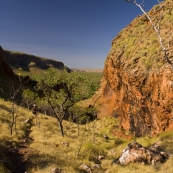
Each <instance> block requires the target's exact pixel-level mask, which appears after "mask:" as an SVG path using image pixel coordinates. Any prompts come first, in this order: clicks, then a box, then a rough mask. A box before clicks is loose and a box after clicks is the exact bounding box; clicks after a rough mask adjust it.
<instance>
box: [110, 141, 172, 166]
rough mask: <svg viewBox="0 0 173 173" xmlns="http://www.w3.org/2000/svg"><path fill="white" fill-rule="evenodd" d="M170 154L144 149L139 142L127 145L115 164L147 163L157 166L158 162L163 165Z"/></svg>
mask: <svg viewBox="0 0 173 173" xmlns="http://www.w3.org/2000/svg"><path fill="white" fill-rule="evenodd" d="M168 157H169V156H168V154H167V153H165V152H159V151H157V150H152V149H149V148H146V147H143V146H142V145H141V144H139V143H137V142H132V143H130V144H128V145H127V147H126V148H125V150H124V151H123V152H122V154H121V156H120V157H119V158H118V159H115V160H114V161H113V163H120V164H121V165H127V164H129V163H133V162H139V163H145V164H151V165H155V164H156V163H157V162H160V163H163V162H165V161H166V159H168Z"/></svg>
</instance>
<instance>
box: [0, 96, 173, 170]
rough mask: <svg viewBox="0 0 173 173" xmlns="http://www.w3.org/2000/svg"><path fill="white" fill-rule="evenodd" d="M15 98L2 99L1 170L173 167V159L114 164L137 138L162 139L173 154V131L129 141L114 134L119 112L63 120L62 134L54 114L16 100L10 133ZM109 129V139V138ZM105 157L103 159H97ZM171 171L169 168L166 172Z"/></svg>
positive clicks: (143, 141) (150, 141)
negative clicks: (35, 111) (82, 121)
mask: <svg viewBox="0 0 173 173" xmlns="http://www.w3.org/2000/svg"><path fill="white" fill-rule="evenodd" d="M11 108H12V107H11V103H10V102H5V101H4V100H3V99H0V124H1V131H0V172H2V173H24V172H28V173H57V172H62V173H87V172H88V173H89V171H90V172H91V171H92V173H98V172H99V173H115V172H116V173H122V172H123V173H139V172H141V173H146V172H147V173H154V172H156V171H157V172H158V173H163V172H165V170H167V169H168V170H169V171H170V172H172V171H173V166H172V161H173V158H170V159H169V160H167V161H166V163H164V164H161V163H158V164H157V165H144V164H138V163H135V164H130V165H127V166H121V165H117V164H112V162H113V160H114V159H115V158H117V157H119V156H120V155H121V152H122V151H123V150H124V148H125V147H126V146H127V144H128V143H129V142H132V141H134V140H136V141H138V142H140V143H141V144H142V145H143V146H146V147H150V146H151V145H152V144H155V143H158V142H159V147H158V148H159V149H160V150H161V151H162V150H164V151H167V152H169V153H173V147H172V137H173V133H172V132H171V133H163V134H161V135H160V136H158V137H157V138H153V139H151V138H148V137H143V138H138V139H131V140H125V139H120V138H117V137H115V136H114V135H112V133H111V132H110V129H111V127H112V126H114V125H118V123H119V121H117V119H115V118H114V117H104V118H102V119H100V120H95V121H93V122H91V123H87V124H84V125H82V124H75V123H72V122H68V121H64V122H63V126H64V132H65V136H64V137H62V136H61V135H60V131H59V127H58V124H57V120H56V118H55V117H52V116H47V115H43V114H40V113H39V114H38V115H37V118H36V117H35V116H34V115H33V114H32V112H31V110H28V109H24V108H22V107H19V106H17V105H15V112H16V114H15V119H16V122H15V126H14V128H13V134H12V135H11V134H10V129H9V124H10V122H11ZM105 134H106V135H107V138H105ZM99 157H100V158H101V157H102V159H98V158H99ZM165 173H169V172H165Z"/></svg>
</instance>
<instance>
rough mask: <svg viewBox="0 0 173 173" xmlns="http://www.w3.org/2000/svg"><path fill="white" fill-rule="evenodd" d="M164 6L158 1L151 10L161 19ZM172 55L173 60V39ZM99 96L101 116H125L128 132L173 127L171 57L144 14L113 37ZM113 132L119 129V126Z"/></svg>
mask: <svg viewBox="0 0 173 173" xmlns="http://www.w3.org/2000/svg"><path fill="white" fill-rule="evenodd" d="M172 5H173V1H169V0H168V1H166V2H164V3H163V4H162V7H164V10H165V11H166V10H167V11H169V10H171V9H172ZM160 11H161V7H160V6H156V7H155V8H154V9H152V10H151V11H150V12H149V15H150V16H154V17H156V18H157V17H158V16H157V15H159V12H160ZM163 23H164V25H162V26H161V28H162V34H163V36H164V34H166V33H167V32H170V30H169V29H170V28H168V26H170V27H172V25H171V23H169V22H167V21H166V20H164V21H163ZM139 26H140V27H139ZM137 31H138V32H137ZM163 31H164V32H163ZM151 38H155V42H154V41H152V39H151ZM141 40H142V41H141ZM151 48H152V50H151ZM152 51H155V52H154V53H155V55H153V52H152ZM169 55H170V56H169V57H170V60H171V61H172V62H173V59H172V58H173V56H171V55H173V41H171V42H170V47H169ZM153 56H154V57H153ZM93 100H94V103H96V105H97V106H98V110H99V112H98V117H103V116H114V117H116V118H119V121H120V125H119V129H120V130H121V131H122V132H124V131H125V132H129V131H130V132H131V134H132V135H135V136H143V135H150V136H153V135H156V134H158V133H160V132H162V131H167V130H173V65H171V64H169V63H167V62H166V61H165V58H164V55H163V52H162V50H161V49H160V45H159V43H158V41H157V36H156V35H155V32H154V30H153V28H152V27H151V25H150V23H149V22H148V21H147V20H146V18H145V16H144V15H143V16H140V17H137V18H136V19H134V20H133V21H132V23H131V24H130V25H128V26H127V27H126V28H124V29H123V30H122V31H121V32H120V33H119V34H118V35H117V37H116V38H115V39H114V40H113V41H112V48H111V50H110V52H109V54H108V56H107V58H106V60H105V67H104V76H103V79H102V82H101V88H100V90H99V91H98V92H97V93H96V94H95V96H94V97H93ZM113 133H115V134H117V129H115V131H114V130H113ZM124 134H125V133H124ZM120 137H123V136H121V135H120Z"/></svg>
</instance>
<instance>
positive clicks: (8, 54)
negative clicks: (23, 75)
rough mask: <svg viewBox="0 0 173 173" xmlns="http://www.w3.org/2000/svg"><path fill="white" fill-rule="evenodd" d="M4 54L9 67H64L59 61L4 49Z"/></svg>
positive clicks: (44, 68) (27, 69) (29, 68)
mask: <svg viewBox="0 0 173 173" xmlns="http://www.w3.org/2000/svg"><path fill="white" fill-rule="evenodd" d="M4 54H5V58H6V61H7V63H8V64H9V65H10V66H11V67H14V68H22V69H23V70H25V71H30V70H31V69H32V68H35V67H36V68H39V69H42V70H46V69H48V68H50V67H55V68H57V69H60V70H62V69H64V64H63V63H62V62H60V61H55V60H51V59H46V58H41V57H38V56H34V55H29V54H25V53H19V52H12V51H6V50H5V51H4Z"/></svg>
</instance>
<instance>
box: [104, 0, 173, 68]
mask: <svg viewBox="0 0 173 173" xmlns="http://www.w3.org/2000/svg"><path fill="white" fill-rule="evenodd" d="M172 6H173V2H172V1H171V0H166V1H165V2H163V3H161V4H158V5H155V6H154V7H153V8H152V10H150V11H149V12H148V15H149V16H150V17H151V19H152V21H153V22H154V23H155V24H156V25H157V26H158V25H160V34H161V36H162V38H163V43H164V45H166V46H168V44H169V57H170V58H171V59H170V61H173V57H172V56H171V55H173V33H172V28H173V17H172V16H173V8H172ZM136 8H137V7H136ZM162 9H163V11H162ZM162 13H163V14H162ZM160 18H161V20H160ZM159 21H160V22H159ZM109 55H116V56H117V57H118V56H121V62H123V63H124V64H125V66H126V67H127V68H131V69H132V68H138V67H142V68H143V69H144V70H146V71H148V70H150V69H152V68H154V69H155V68H160V67H161V66H162V65H163V64H164V62H165V60H164V53H163V51H162V48H161V46H160V43H159V39H158V37H157V33H156V32H155V30H154V29H153V26H152V25H151V24H150V22H149V20H148V19H147V17H146V16H145V15H144V14H143V15H141V16H138V17H137V18H135V19H134V20H133V21H132V22H131V23H130V24H129V25H128V26H127V27H125V28H124V29H123V30H122V31H121V32H120V33H119V34H118V35H117V37H116V38H115V39H113V41H112V48H111V51H110V52H109ZM109 55H108V56H109ZM107 60H108V59H107ZM107 60H106V61H105V64H106V63H107Z"/></svg>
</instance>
